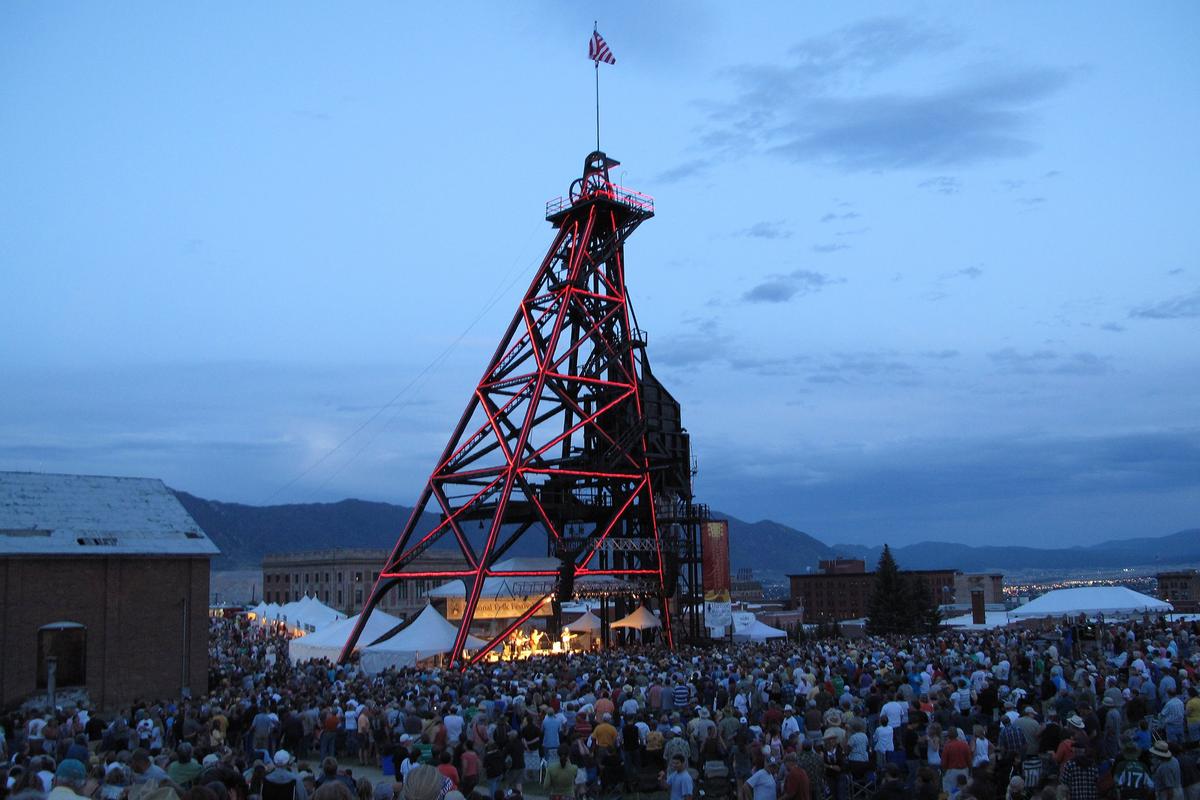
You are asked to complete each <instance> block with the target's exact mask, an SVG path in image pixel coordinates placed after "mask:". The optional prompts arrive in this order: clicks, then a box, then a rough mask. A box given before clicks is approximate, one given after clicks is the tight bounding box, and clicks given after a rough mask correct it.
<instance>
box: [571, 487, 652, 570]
mask: <svg viewBox="0 0 1200 800" xmlns="http://www.w3.org/2000/svg"><path fill="white" fill-rule="evenodd" d="M648 480H649V478H642V481H641V483H639V484H638V487H637V488H636V489H634V490H633V491H632V492H630V493H629V497H626V498H625V502H624V503H622V504H621V508H620V509H619V510H618V511H617V513H616V514H613V518H612V519H611V520H609V521H608V527H606V528H605V529H604V533H602V534H600V538H599V539H597V540H596V543H595V544H594V545H592V552H590V553H588V557H587V558H585V559H584V560H583V566H582V567H580V568H581V569H586V568H587V565H588V564H590V563H592V559H593V558H595V557H596V553H598V552H600V546H601V545H603V544H604V540H605V539H607V538H608V535H609V534H610V533H612V530H613V528H615V527H616V525H617V523H618V522H620V520H621V517H623V516H625V511H626V510H627V509H628V508H629V506H630V505H632V503H633V501H634V500H635V499H636V498H637V496H638V494H639V493H641V491H642V489H644V488H645V487H646V483H647V481H648Z"/></svg>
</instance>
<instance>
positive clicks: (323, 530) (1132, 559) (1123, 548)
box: [175, 491, 1200, 577]
mask: <svg viewBox="0 0 1200 800" xmlns="http://www.w3.org/2000/svg"><path fill="white" fill-rule="evenodd" d="M175 496H176V497H178V498H179V501H180V502H181V503H182V504H183V506H184V508H186V509H187V511H188V513H189V514H191V515H192V518H193V519H195V520H196V522H197V523H198V524H199V525H200V527H201V528H203V529H204V532H205V533H207V534H208V536H209V538H211V539H212V540H213V542H214V543H215V544H216V545H217V547H219V548H221V555H220V557H218V558H216V559H215V560H214V561H213V568H214V569H218V570H234V569H258V567H259V565H260V563H261V561H262V557H263V556H264V555H266V554H267V553H276V552H286V551H297V550H320V549H324V548H332V547H376V548H390V547H391V546H392V545H394V544H395V542H396V538H397V537H398V536H399V533H400V530H401V529H402V528H403V527H404V524H405V522H406V521H407V520H408V516H409V514H410V513H411V511H412V509H410V508H406V507H405V506H400V505H393V504H390V503H376V502H369V501H365V500H342V501H341V502H338V503H306V504H295V505H276V506H250V505H243V504H240V503H223V502H221V501H218V500H205V499H203V498H200V497H195V496H194V495H191V494H188V493H187V492H181V491H175ZM713 516H714V517H715V518H718V519H728V520H729V557H730V563H731V565H732V567H733V568H734V569H735V570H736V569H739V568H743V567H749V568H752V569H754V571H755V574H756V576H757V575H762V576H771V577H782V576H783V575H785V574H788V573H803V572H805V571H808V570H813V571H815V570H816V569H817V562H818V561H820V560H821V559H829V558H834V557H838V556H841V557H844V558H861V559H863V560H864V561H866V562H867V568H868V569H870V568H872V567H873V566H874V565H875V562H876V561H878V560H879V554H880V553H881V552H882V549H883V546H882V543H881V544H880V545H878V546H875V547H868V546H864V545H847V544H837V545H827V544H825V543H824V542H822V541H820V540H818V539H816V538H814V537H812V536H810V535H808V534H807V533H804V532H802V531H798V530H796V529H795V528H790V527H788V526H787V525H782V524H780V523H778V522H772V521H770V520H761V521H759V522H745V521H744V520H740V519H737V518H736V517H733V516H730V515H728V514H721V513H720V512H714V513H713ZM436 523H437V518H436V517H434V516H433V515H431V514H425V515H423V517H422V519H421V528H423V529H426V530H428V529H429V528H430V527H432V526H433V525H435V524H436ZM520 545H524V546H523V547H522V546H520ZM510 552H511V554H512V555H544V553H542V552H540V548H538V547H537V545H536V543H535V542H533V541H530V542H528V543H518V546H516V547H514V548H513V549H512V550H511V551H510ZM892 553H893V554H894V555H895V557H896V561H897V562H898V563H899V564H900V566H901V567H902V568H904V569H945V568H950V569H960V570H963V571H964V572H987V571H998V572H1004V571H1012V570H1021V569H1034V568H1044V569H1088V568H1096V569H1105V568H1120V567H1133V566H1143V567H1144V566H1153V565H1155V564H1180V563H1188V562H1200V528H1192V529H1189V530H1184V531H1180V532H1178V533H1174V534H1171V535H1169V536H1163V537H1159V538H1140V539H1119V540H1112V541H1106V542H1100V543H1098V544H1093V545H1089V546H1087V547H1070V548H1035V547H1016V546H1008V545H988V546H974V545H966V544H957V543H952V542H918V543H916V544H911V545H904V546H901V547H894V548H892Z"/></svg>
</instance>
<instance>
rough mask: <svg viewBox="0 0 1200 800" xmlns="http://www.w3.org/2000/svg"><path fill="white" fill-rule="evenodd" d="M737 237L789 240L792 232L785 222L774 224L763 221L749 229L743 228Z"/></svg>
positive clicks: (780, 221) (775, 222) (778, 221)
mask: <svg viewBox="0 0 1200 800" xmlns="http://www.w3.org/2000/svg"><path fill="white" fill-rule="evenodd" d="M735 235H737V236H746V237H749V238H751V239H789V238H791V236H792V231H791V230H790V229H789V228H788V227H787V226H786V225H784V223H783V220H777V221H774V222H771V221H763V222H756V223H754V224H753V225H751V226H750V227H749V228H742V229H741V230H740V231H737V233H736V234H735Z"/></svg>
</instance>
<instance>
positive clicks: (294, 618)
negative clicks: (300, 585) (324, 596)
mask: <svg viewBox="0 0 1200 800" xmlns="http://www.w3.org/2000/svg"><path fill="white" fill-rule="evenodd" d="M279 618H280V619H281V620H282V621H284V622H286V623H287V624H288V627H289V628H291V629H292V630H293V631H294V632H296V633H297V634H298V635H301V636H303V635H304V634H311V633H313V632H315V631H318V630H320V629H321V628H324V627H325V626H326V625H329V624H330V623H332V622H337V621H338V620H339V619H345V618H346V615H345V614H342V613H340V612H339V611H337V610H336V609H333V608H330V607H329V606H327V605H325V604H324V603H322V602H321V601H320V600H318V599H317V598H315V597H309V596H307V595H306V596H305V597H303V598H302V599H300V600H296V601H295V602H292V603H288V604H287V605H285V606H283V607H282V608H281V609H280V610H279Z"/></svg>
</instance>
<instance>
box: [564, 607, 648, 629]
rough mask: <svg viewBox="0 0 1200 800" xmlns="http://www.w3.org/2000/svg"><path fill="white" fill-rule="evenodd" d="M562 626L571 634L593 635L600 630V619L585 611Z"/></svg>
mask: <svg viewBox="0 0 1200 800" xmlns="http://www.w3.org/2000/svg"><path fill="white" fill-rule="evenodd" d="M656 621H657V620H656ZM563 626H564V627H566V628H570V629H571V633H593V632H595V631H598V630H600V618H599V617H597V616H596V615H595V614H593V613H592V612H591V611H587V612H586V613H585V614H583V615H582V616H581V617H579V618H578V619H576V620H575V621H574V622H567V623H563Z"/></svg>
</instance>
